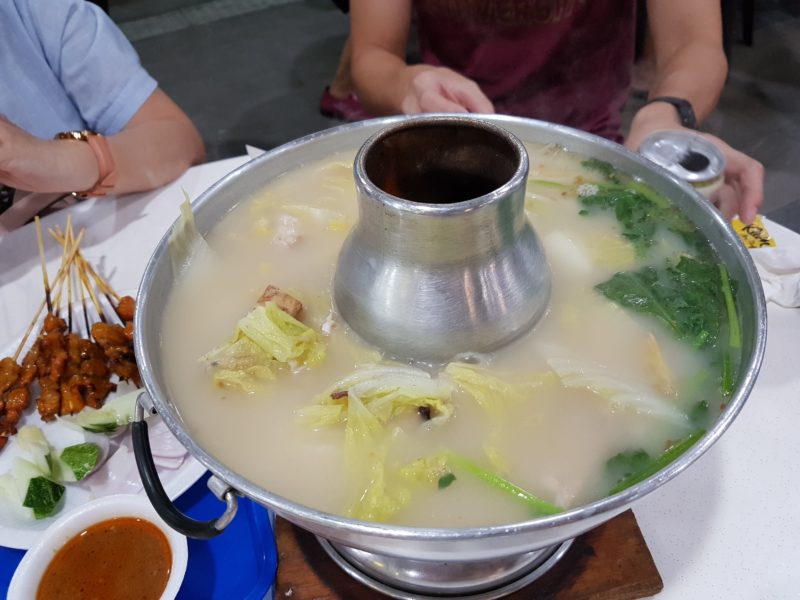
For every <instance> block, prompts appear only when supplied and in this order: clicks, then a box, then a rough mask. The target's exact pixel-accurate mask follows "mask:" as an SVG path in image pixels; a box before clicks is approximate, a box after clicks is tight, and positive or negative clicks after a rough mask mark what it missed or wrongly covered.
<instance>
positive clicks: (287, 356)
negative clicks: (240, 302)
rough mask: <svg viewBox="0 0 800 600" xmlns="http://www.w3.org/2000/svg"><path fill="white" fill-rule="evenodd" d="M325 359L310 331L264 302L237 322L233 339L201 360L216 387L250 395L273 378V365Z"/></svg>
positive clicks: (311, 330)
mask: <svg viewBox="0 0 800 600" xmlns="http://www.w3.org/2000/svg"><path fill="white" fill-rule="evenodd" d="M324 357H325V347H324V346H323V345H322V343H321V342H320V341H319V337H318V336H317V334H316V332H315V331H314V330H313V329H311V328H310V327H308V326H307V325H305V324H303V323H301V322H300V321H298V320H297V319H295V318H294V317H292V316H291V315H289V314H287V313H285V312H283V311H282V310H281V309H280V308H278V307H277V306H276V305H275V303H274V302H267V303H265V304H264V305H259V306H256V307H255V308H254V309H253V310H251V311H250V312H249V313H247V315H245V316H244V317H243V318H242V319H240V320H239V322H238V324H237V326H236V330H235V331H234V334H233V337H232V338H231V339H230V340H229V341H228V342H227V343H225V344H223V345H222V346H220V347H218V348H215V349H214V350H212V351H211V352H209V353H208V354H206V355H204V356H202V357H201V358H200V360H201V361H204V362H207V363H208V364H210V365H211V366H212V367H213V368H214V382H215V383H216V384H217V385H220V386H225V387H238V388H240V389H242V390H243V391H246V392H252V391H254V389H255V388H256V387H257V385H258V384H259V382H261V381H263V380H266V379H272V378H273V377H274V374H273V372H272V368H271V366H272V365H287V366H290V367H292V368H296V367H300V366H313V365H314V364H316V363H318V362H319V361H321V360H322V359H323V358H324Z"/></svg>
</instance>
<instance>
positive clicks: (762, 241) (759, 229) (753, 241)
mask: <svg viewBox="0 0 800 600" xmlns="http://www.w3.org/2000/svg"><path fill="white" fill-rule="evenodd" d="M731 225H733V230H734V231H735V232H736V233H738V234H739V237H740V238H742V241H743V242H744V245H745V247H746V248H766V247H771V248H774V247H775V240H773V239H772V238H771V237H769V232H768V231H767V228H766V227H764V223H763V222H762V221H761V216H760V215H757V216H756V218H755V219H753V223H752V224H751V225H745V224H744V223H742V222H741V221H740V220H739V218H738V217H737V218H736V219H734V220H733V221H731Z"/></svg>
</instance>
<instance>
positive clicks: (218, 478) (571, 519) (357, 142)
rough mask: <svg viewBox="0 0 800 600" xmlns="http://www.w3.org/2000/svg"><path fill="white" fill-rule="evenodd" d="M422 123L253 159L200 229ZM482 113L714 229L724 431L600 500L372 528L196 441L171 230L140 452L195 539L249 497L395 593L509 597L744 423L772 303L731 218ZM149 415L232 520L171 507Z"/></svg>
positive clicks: (527, 125)
mask: <svg viewBox="0 0 800 600" xmlns="http://www.w3.org/2000/svg"><path fill="white" fill-rule="evenodd" d="M414 118H415V117H392V118H384V119H375V120H371V121H365V122H361V123H357V124H350V125H344V126H341V127H337V128H334V129H330V130H327V131H323V132H320V133H316V134H313V135H309V136H307V137H304V138H301V139H299V140H296V141H293V142H290V143H288V144H285V145H283V146H281V147H279V148H276V149H274V150H272V151H270V152H267V153H266V154H264V155H262V156H260V157H258V158H256V159H254V160H252V161H250V162H249V163H247V164H245V165H244V166H242V167H240V168H239V169H237V170H236V171H234V172H232V173H230V174H229V175H227V176H226V177H224V178H223V179H221V180H220V181H219V182H217V183H216V184H214V185H213V186H212V187H210V188H209V189H208V190H207V191H206V192H205V193H203V194H202V195H201V196H200V197H199V198H198V199H197V201H196V202H195V203H194V205H193V208H194V214H195V219H196V222H197V226H198V229H199V231H200V233H201V234H203V233H206V232H208V231H210V230H211V229H212V228H213V227H214V225H215V224H216V223H218V222H219V221H220V220H221V219H222V218H223V217H224V216H225V215H226V214H227V213H228V212H229V211H230V210H231V209H232V208H233V207H235V206H236V205H237V204H238V203H239V202H241V201H243V200H245V199H247V198H249V197H251V196H252V195H253V194H254V193H255V192H256V191H258V190H259V189H261V188H262V187H263V186H265V185H266V184H267V183H268V182H270V181H271V180H272V179H273V178H275V177H276V176H278V175H280V174H282V173H284V172H286V171H288V170H290V169H292V168H294V167H296V166H298V165H301V164H304V163H308V162H310V161H314V160H317V159H321V158H323V157H325V156H328V155H330V154H331V153H333V152H336V151H341V150H349V149H356V148H358V147H360V146H361V145H362V144H363V143H364V141H365V140H367V139H368V138H369V137H370V136H373V135H375V134H377V133H378V132H380V131H381V130H383V129H384V128H386V127H391V126H397V124H398V123H401V122H404V120H406V119H414ZM460 118H462V119H464V118H466V119H473V118H474V119H478V117H460ZM479 118H480V119H482V120H484V121H488V122H489V123H491V124H493V125H495V126H499V127H501V128H503V129H505V130H507V131H509V132H511V133H512V134H514V135H516V136H518V137H519V138H520V139H522V140H523V141H529V142H536V143H556V144H560V145H563V146H565V147H566V148H567V149H569V150H572V151H574V152H577V153H580V154H582V155H585V156H588V157H593V158H597V159H600V160H603V161H606V162H609V163H611V164H612V165H613V166H614V167H616V168H617V169H619V170H621V171H623V172H626V173H629V174H631V175H633V176H635V177H638V178H640V179H641V180H642V181H644V182H645V183H647V184H648V185H650V186H651V187H652V188H653V189H655V190H656V191H657V192H659V193H660V194H662V195H663V196H664V197H666V198H669V199H670V200H671V201H672V202H674V203H675V204H676V205H677V206H678V207H680V208H681V210H682V211H683V212H684V213H685V214H686V215H687V217H688V218H689V219H691V220H692V221H693V222H694V223H695V224H696V225H697V226H698V227H699V228H700V229H701V230H702V231H703V233H704V234H705V235H706V237H707V238H708V239H709V241H710V242H711V244H712V245H713V247H714V248H715V250H716V252H717V254H718V256H719V258H720V259H721V260H722V261H723V262H724V263H725V264H726V266H727V269H728V271H729V273H730V274H731V276H732V277H733V278H734V279H735V280H736V281H737V282H738V288H737V303H738V309H739V317H740V325H741V330H742V339H743V342H742V359H741V369H740V372H739V376H738V381H737V382H736V389H735V392H734V394H733V396H732V397H731V400H730V402H729V403H728V406H727V408H726V409H725V410H724V412H723V413H722V414H721V415H720V417H719V418H718V419H717V421H716V423H715V424H714V426H713V427H711V428H710V429H709V431H708V432H707V433H706V434H705V435H704V436H703V438H702V439H700V440H699V441H698V442H697V443H696V444H695V445H694V446H693V447H692V448H690V449H689V450H688V451H687V452H686V453H685V454H683V455H682V456H680V457H679V458H678V459H677V460H675V461H674V462H673V463H671V464H669V465H668V466H667V467H666V468H664V469H663V470H661V471H660V472H658V473H656V474H655V475H653V476H652V477H650V478H648V479H646V480H644V481H642V482H640V483H638V484H637V485H634V486H633V487H630V488H628V489H626V490H624V491H623V492H621V493H618V494H616V495H614V496H610V497H607V498H603V499H601V500H598V501H596V502H593V503H591V504H587V505H584V506H580V507H578V508H574V509H572V510H569V511H566V512H564V513H560V514H557V515H553V516H549V517H542V518H536V519H533V520H530V521H525V522H520V523H513V524H508V525H501V526H491V527H479V528H465V529H427V528H410V527H399V526H393V525H386V524H378V523H368V522H363V521H357V520H353V519H349V518H345V517H342V516H338V515H333V514H329V513H323V512H320V511H317V510H314V509H311V508H309V507H306V506H303V505H300V504H297V503H295V502H293V501H292V500H290V499H288V498H284V497H281V496H278V495H276V494H273V493H271V492H270V491H269V490H268V489H265V488H263V487H260V486H258V485H256V484H254V483H252V482H250V481H248V480H247V479H246V478H244V477H242V476H241V475H239V474H237V473H236V472H235V471H233V470H232V469H231V468H229V467H228V466H227V465H225V464H223V463H222V462H220V461H218V460H217V459H216V458H215V457H214V456H212V455H211V454H209V453H208V452H206V450H205V449H204V448H203V447H202V446H201V445H199V444H198V443H197V442H195V440H193V439H192V436H191V435H190V434H189V432H188V431H187V428H186V426H185V424H184V421H183V419H182V418H181V415H180V413H179V411H178V410H177V408H176V406H175V405H174V404H173V402H172V400H171V399H170V396H169V393H168V392H167V386H166V382H165V379H164V374H163V373H162V367H161V364H162V360H161V353H162V348H161V343H160V327H161V324H160V323H161V316H162V308H163V306H164V304H165V302H166V299H167V297H168V295H169V293H170V290H171V288H172V286H173V283H174V281H175V275H176V274H175V273H174V272H173V266H172V261H171V260H170V256H169V250H168V239H169V233H168V234H167V235H165V236H164V238H162V240H161V241H160V242H159V244H158V246H157V248H156V250H155V252H154V253H153V256H152V257H151V259H150V261H149V263H148V265H147V268H146V270H145V273H144V277H143V279H142V283H141V286H140V289H139V297H138V303H137V309H136V318H135V347H136V357H137V360H138V363H139V369H140V371H141V375H142V379H143V381H144V385H145V388H146V392H144V393H142V394H141V395H140V397H139V402H138V405H137V411H136V419H135V422H134V424H133V435H134V447H135V451H136V458H137V463H138V465H139V470H140V473H141V475H142V480H143V482H144V484H145V489H146V491H147V493H148V496H149V497H150V500H151V501H152V503H153V505H154V506H155V508H156V510H157V511H158V512H159V514H160V515H161V516H162V518H163V519H164V520H165V521H166V522H167V523H169V524H170V525H171V526H173V527H174V528H176V529H178V530H179V531H181V532H183V533H185V534H186V535H189V536H193V537H200V538H203V537H205V538H208V537H212V536H214V535H216V534H218V533H220V532H221V531H222V530H223V529H224V528H225V526H226V525H227V524H228V523H229V522H230V520H231V519H232V518H233V516H234V514H235V511H236V498H237V496H240V495H241V496H246V497H249V498H251V499H253V500H255V501H257V502H259V503H261V504H263V505H264V506H267V507H268V508H270V509H272V510H274V511H275V512H276V513H277V514H278V515H280V516H281V517H283V518H285V519H287V520H288V521H290V522H292V523H294V524H296V525H298V526H300V527H302V528H304V529H306V530H308V531H310V532H312V533H314V534H316V535H317V536H318V537H319V538H320V541H321V543H322V544H323V546H324V547H325V549H326V550H327V551H328V553H329V554H330V555H331V557H332V558H333V559H334V560H335V561H336V562H337V563H338V564H339V565H340V566H341V567H342V568H344V569H345V570H346V571H348V572H349V573H350V574H351V575H353V576H354V577H356V578H357V579H359V580H361V581H362V582H364V583H366V584H367V585H370V586H371V587H373V588H374V589H377V590H380V591H382V592H384V593H386V594H388V595H392V596H394V597H398V598H424V597H469V598H481V599H488V598H497V597H501V596H503V595H505V594H507V593H510V592H512V591H514V590H515V589H519V588H521V587H522V586H524V585H526V584H527V583H528V582H530V581H531V580H533V579H535V578H536V577H538V576H539V575H540V574H541V573H543V572H544V571H545V570H546V569H547V568H549V567H550V566H551V565H552V564H554V563H555V562H556V561H557V560H558V559H559V558H560V557H561V555H563V553H564V552H565V551H566V549H567V547H568V546H569V543H570V541H571V540H572V539H573V538H575V537H576V536H578V535H580V534H582V533H584V532H586V531H588V530H590V529H592V528H594V527H596V526H597V525H599V524H601V523H603V522H605V521H607V520H609V519H611V518H612V517H614V516H616V515H617V514H619V513H621V512H623V511H624V510H626V509H628V508H629V507H630V506H631V505H632V504H634V503H635V502H636V501H637V500H638V499H639V498H642V497H643V496H645V495H647V494H649V493H651V492H653V491H655V490H656V489H657V488H659V487H660V486H662V485H663V484H665V483H666V482H668V481H669V480H670V479H672V478H673V477H675V476H677V475H678V474H679V473H681V472H682V471H684V470H685V469H687V468H688V467H689V466H690V465H691V464H692V463H693V462H694V461H695V460H697V459H698V458H699V457H700V456H701V455H702V454H703V453H705V452H706V451H707V450H708V449H709V448H710V447H711V445H712V444H714V442H716V440H717V439H719V437H720V436H721V435H722V434H723V432H724V431H725V430H726V429H727V428H728V426H729V425H730V424H731V422H732V421H733V419H734V418H736V416H737V414H738V413H739V411H740V410H741V409H742V407H743V405H744V403H745V401H746V399H747V396H748V394H749V393H750V391H751V389H752V387H753V384H754V382H755V379H756V376H757V373H758V370H759V368H760V365H761V361H762V358H763V354H764V347H765V343H766V309H765V301H764V296H763V292H762V289H761V284H760V281H759V278H758V274H757V272H756V269H755V267H754V265H753V262H752V261H751V259H750V257H749V255H748V253H747V251H746V250H745V248H744V246H743V245H742V243H741V242H740V240H739V239H738V237H737V236H736V234H735V233H734V232H733V230H732V229H731V228H730V227H729V225H728V224H727V223H726V222H725V220H724V219H723V218H722V217H721V215H720V214H719V213H718V212H717V211H716V210H714V208H713V207H712V206H711V205H710V203H709V202H708V201H707V200H705V199H704V198H703V197H702V196H700V195H699V194H698V193H697V192H696V191H694V190H693V189H692V188H691V187H690V186H689V185H687V184H686V183H684V182H681V181H680V180H678V179H676V178H675V177H674V176H673V175H671V174H670V173H669V172H667V171H666V170H664V169H662V168H661V167H659V166H657V165H655V164H654V163H652V162H650V161H648V160H646V159H644V158H643V157H641V156H640V155H638V154H636V153H634V152H631V151H629V150H627V149H625V148H623V147H622V146H619V145H617V144H614V143H612V142H609V141H607V140H605V139H602V138H599V137H597V136H594V135H590V134H587V133H584V132H581V131H577V130H573V129H570V128H567V127H562V126H558V125H553V124H550V123H543V122H539V121H533V120H528V119H521V118H516V117H508V116H482V117H479ZM357 174H358V173H357ZM145 411H152V412H157V413H158V414H159V415H161V417H162V419H163V420H164V422H165V423H166V424H167V426H168V427H169V428H170V430H171V431H172V433H173V434H174V435H175V436H176V437H177V438H178V440H180V442H181V443H182V444H183V445H184V446H185V447H186V448H187V450H188V451H189V452H190V453H191V454H192V455H193V456H194V457H195V458H197V459H198V460H199V461H200V462H201V463H203V464H204V465H205V466H206V467H207V468H208V469H209V470H210V471H211V472H212V474H213V476H212V477H211V478H210V479H209V487H210V488H211V489H212V491H213V492H214V493H215V494H216V495H217V496H218V497H219V498H220V499H221V500H222V501H224V502H225V503H226V509H225V511H224V513H223V514H222V516H221V517H219V518H218V519H216V520H214V521H209V522H198V521H194V520H192V519H189V518H188V517H186V516H184V515H182V514H180V513H179V512H178V511H177V510H176V509H175V508H174V506H173V505H172V504H171V503H170V501H169V499H168V498H167V496H166V495H165V494H164V492H163V489H162V488H161V485H160V483H159V482H158V478H157V475H156V472H155V468H154V466H153V464H152V460H151V458H150V452H149V445H148V441H147V425H146V422H145V421H144V413H145Z"/></svg>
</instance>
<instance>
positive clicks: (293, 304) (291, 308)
mask: <svg viewBox="0 0 800 600" xmlns="http://www.w3.org/2000/svg"><path fill="white" fill-rule="evenodd" d="M267 302H274V303H275V306H277V307H278V308H280V309H281V310H282V311H283V312H285V313H286V314H288V315H290V316H292V317H294V318H295V319H297V318H298V316H299V315H300V313H301V312H303V303H302V302H300V300H298V299H297V298H295V297H294V296H291V295H289V294H287V293H286V292H282V291H281V289H280V288H278V287H275V286H274V285H268V286H267V287H266V289H265V290H264V293H263V294H261V297H260V298H259V299H258V302H256V304H261V305H264V304H266V303H267Z"/></svg>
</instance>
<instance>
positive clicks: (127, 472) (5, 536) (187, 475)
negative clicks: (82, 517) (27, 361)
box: [0, 314, 206, 550]
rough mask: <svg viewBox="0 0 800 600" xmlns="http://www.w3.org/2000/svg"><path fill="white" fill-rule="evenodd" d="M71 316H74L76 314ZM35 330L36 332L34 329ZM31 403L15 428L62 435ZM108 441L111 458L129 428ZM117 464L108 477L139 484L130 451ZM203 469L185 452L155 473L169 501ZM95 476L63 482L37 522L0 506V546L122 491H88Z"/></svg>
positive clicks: (9, 452)
mask: <svg viewBox="0 0 800 600" xmlns="http://www.w3.org/2000/svg"><path fill="white" fill-rule="evenodd" d="M75 316H76V317H77V315H75ZM91 318H92V315H91V314H90V319H91ZM36 332H37V333H38V329H37V330H36ZM31 337H34V335H33V334H32V335H31ZM21 338H22V334H20V335H19V337H16V338H15V341H14V342H13V344H10V345H9V347H7V348H4V349H3V352H2V354H0V356H11V355H12V354H13V353H14V351H15V350H16V347H17V344H18V343H19V339H21ZM31 341H32V340H28V342H27V344H26V351H27V346H29V345H30V344H31ZM24 355H25V353H24V352H23V353H22V354H21V355H20V359H19V360H20V361H21V360H22V358H23V357H24ZM134 389H135V388H134V386H133V385H129V384H120V385H119V389H118V391H117V392H116V393H125V392H127V391H131V390H134ZM116 393H112V394H111V395H109V398H113V397H114V395H115V394H116ZM35 404H36V402H35V400H34V399H33V398H32V399H31V406H30V407H28V410H27V411H26V413H25V414H24V415H23V417H22V419H21V420H20V423H19V424H18V426H17V427H18V428H19V427H21V426H23V425H35V426H37V427H39V428H40V429H41V430H42V432H43V433H44V435H45V437H46V438H47V439H48V440H49V441H51V443H56V442H57V439H58V436H59V430H62V431H61V433H62V434H63V430H64V429H66V428H67V426H66V425H65V424H64V423H60V422H59V421H58V420H56V421H53V422H50V423H45V422H43V421H42V420H41V418H40V417H39V412H38V411H37V410H36V406H35ZM158 420H159V418H158V417H152V418H148V420H147V421H148V423H149V424H150V425H151V427H152V426H153V425H155V424H156V423H157V422H158ZM16 441H17V440H16V436H12V437H11V438H9V441H8V443H7V444H6V447H5V448H4V449H3V450H0V473H5V472H7V471H9V470H10V469H11V466H12V465H13V462H14V458H15V457H16V456H18V455H19V454H18V449H17V444H16ZM110 441H111V451H110V453H109V456H110V457H111V456H113V452H114V451H116V450H117V449H118V448H119V447H120V445H121V444H123V443H124V444H125V445H126V446H129V447H130V446H131V441H130V430H128V431H126V432H124V433H123V434H120V435H118V436H116V437H113V438H111V440H110ZM118 463H119V461H115V463H113V464H117V466H118V468H117V469H116V470H114V469H112V470H111V472H110V473H109V475H110V476H111V477H114V476H117V477H126V476H127V478H128V479H129V480H130V481H135V482H136V483H138V485H139V486H140V487H141V479H140V478H139V473H138V471H137V469H136V466H135V461H134V460H133V454H132V453H131V454H130V460H129V461H124V463H119V464H118ZM122 464H124V466H121V465H122ZM205 470H206V469H205V467H204V466H203V465H201V464H200V463H199V462H198V461H197V460H195V459H194V458H193V457H192V456H191V455H190V454H187V455H186V458H185V459H184V461H183V463H182V464H181V465H180V467H178V468H177V469H169V468H161V467H158V473H159V477H160V479H161V483H162V485H163V486H164V491H165V492H166V493H167V495H168V496H169V497H170V499H172V500H174V499H175V498H177V497H178V496H180V495H181V494H182V493H183V492H185V491H186V490H187V489H188V488H189V487H191V485H192V484H193V483H194V482H195V481H197V480H198V479H200V477H201V476H202V475H203V474H204V473H205ZM120 471H122V472H120ZM95 475H96V474H92V475H89V476H88V477H87V478H86V479H85V480H84V481H82V482H80V483H67V484H65V486H66V488H67V489H66V491H65V492H64V499H63V500H62V502H61V504H60V505H59V509H58V510H57V511H56V512H55V513H54V514H53V516H51V517H49V518H47V519H41V520H38V521H37V520H33V519H31V520H21V519H19V518H18V517H15V516H14V515H9V514H8V512H9V511H4V510H2V507H0V546H7V547H9V548H19V549H21V550H27V549H28V548H30V547H31V546H33V545H34V544H35V543H36V542H37V541H38V540H39V538H40V537H41V536H42V534H43V532H44V531H45V530H46V529H47V528H48V527H49V526H50V524H51V523H53V522H55V520H56V519H58V518H59V517H60V516H61V515H62V514H65V513H66V512H68V511H71V510H73V509H75V508H76V507H78V506H80V505H82V504H85V503H86V502H89V501H90V500H94V499H95V498H99V497H103V496H106V495H109V493H120V491H126V490H119V489H118V491H116V492H109V493H102V494H97V493H94V492H92V490H91V489H89V488H90V487H91V485H92V477H94V476H95ZM127 491H130V487H128V488H127ZM138 493H139V494H140V495H145V492H144V490H143V489H140V490H139V492H138Z"/></svg>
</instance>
